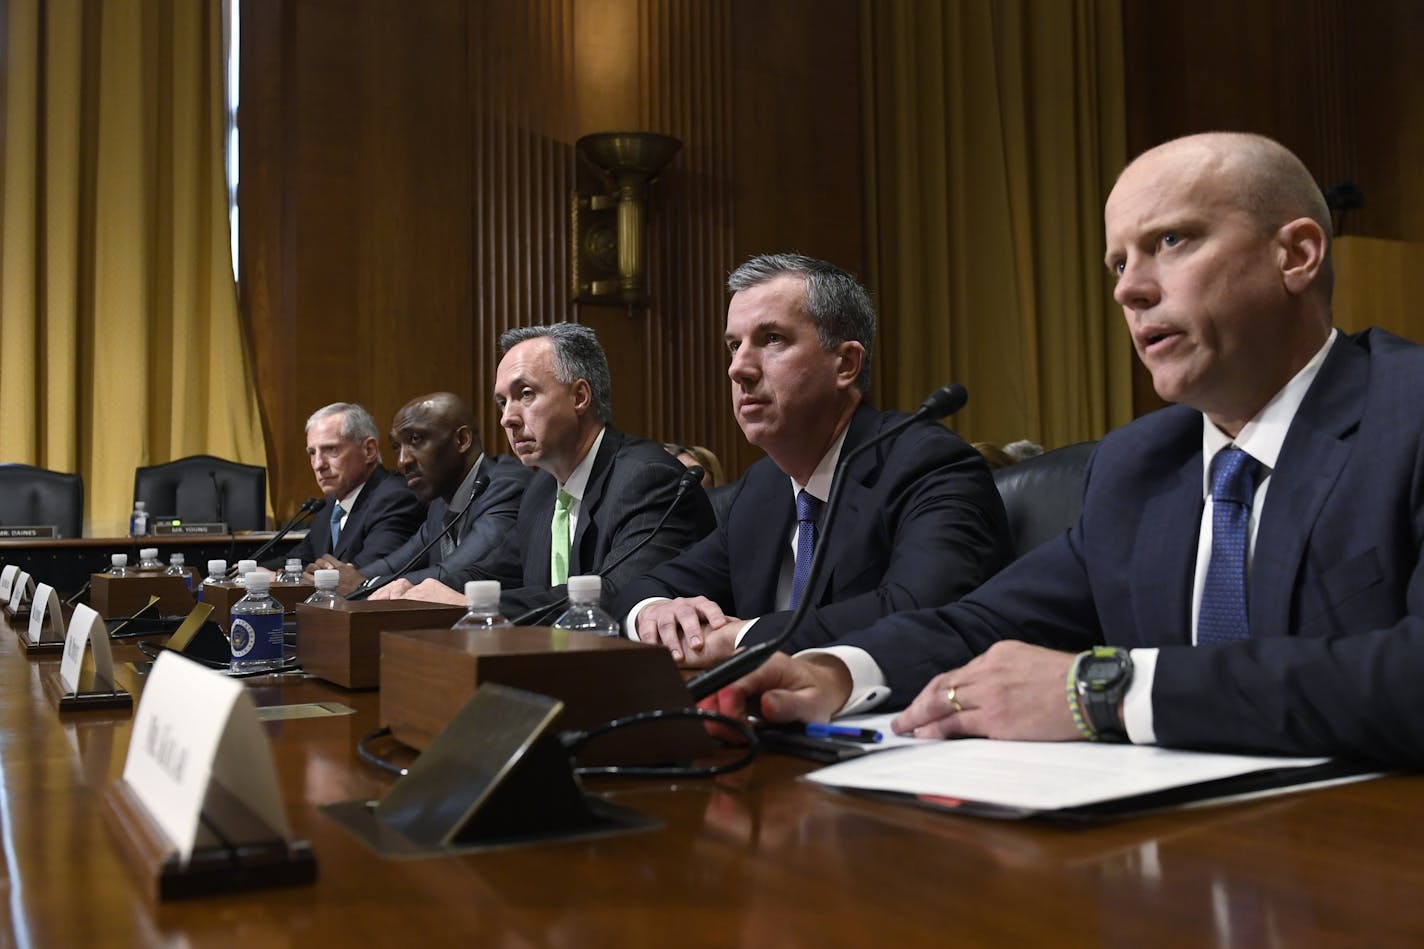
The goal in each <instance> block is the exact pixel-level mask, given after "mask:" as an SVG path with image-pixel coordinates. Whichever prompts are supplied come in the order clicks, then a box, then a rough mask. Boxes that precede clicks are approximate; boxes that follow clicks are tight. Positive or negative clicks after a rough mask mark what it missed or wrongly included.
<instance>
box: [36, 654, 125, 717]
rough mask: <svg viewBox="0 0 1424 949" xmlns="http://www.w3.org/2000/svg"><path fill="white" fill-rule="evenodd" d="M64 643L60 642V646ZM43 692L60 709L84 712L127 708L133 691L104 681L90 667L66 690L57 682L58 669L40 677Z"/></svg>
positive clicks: (62, 710)
mask: <svg viewBox="0 0 1424 949" xmlns="http://www.w3.org/2000/svg"><path fill="white" fill-rule="evenodd" d="M63 645H64V644H63V643H60V646H61V647H62V646H63ZM44 691H45V695H46V696H48V697H49V700H50V702H51V703H52V704H53V705H54V707H55V708H57V709H58V710H59V711H61V712H84V711H89V710H92V709H113V708H122V709H131V708H133V693H131V692H129V691H128V690H127V689H125V688H123V687H122V686H120V685H118V684H116V683H114V682H106V681H105V680H104V679H103V678H102V677H100V676H99V675H97V674H96V673H95V671H94V670H93V669H92V668H86V669H84V670H83V671H82V672H80V674H79V688H78V689H76V690H75V691H73V692H70V691H69V690H67V689H66V688H65V687H64V683H63V682H62V681H60V678H59V670H58V669H56V670H55V671H54V672H52V673H50V674H49V675H46V676H45V677H44Z"/></svg>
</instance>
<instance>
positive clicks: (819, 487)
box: [788, 422, 850, 503]
mask: <svg viewBox="0 0 1424 949" xmlns="http://www.w3.org/2000/svg"><path fill="white" fill-rule="evenodd" d="M849 431H850V423H849V422H847V423H846V425H845V427H844V428H842V429H841V433H840V434H839V435H837V436H836V440H835V441H834V442H832V443H831V449H830V451H828V452H826V453H825V455H823V456H822V457H821V461H820V464H818V465H816V470H815V471H813V472H811V480H809V481H807V482H806V483H805V484H801V483H800V482H798V481H797V480H796V479H795V478H790V479H788V480H790V482H791V494H792V496H793V497H794V496H795V495H797V494H799V493H800V492H801V491H802V490H805V492H806V493H807V494H809V495H811V497H813V498H815V499H816V500H818V501H821V502H822V503H824V502H825V501H826V500H827V499H829V498H830V496H831V482H832V481H834V480H835V477H836V465H837V463H839V462H840V460H841V448H842V447H843V446H844V445H845V439H846V433H847V432H849Z"/></svg>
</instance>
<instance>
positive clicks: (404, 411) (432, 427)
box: [391, 392, 480, 504]
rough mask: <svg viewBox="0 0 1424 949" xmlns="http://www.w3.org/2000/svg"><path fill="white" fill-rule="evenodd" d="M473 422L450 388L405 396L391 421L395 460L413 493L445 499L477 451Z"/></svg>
mask: <svg viewBox="0 0 1424 949" xmlns="http://www.w3.org/2000/svg"><path fill="white" fill-rule="evenodd" d="M479 444H480V437H479V424H478V423H477V422H476V421H475V415H474V413H473V412H471V411H470V407H469V406H468V405H466V404H465V401H464V400H463V399H461V398H460V397H459V396H457V395H455V394H454V393H451V392H432V393H430V394H429V395H422V396H420V397H418V398H415V399H411V400H410V401H409V402H407V403H406V404H405V405H404V406H403V407H402V408H401V410H400V411H399V412H397V413H396V417H395V418H394V419H393V420H392V422H391V448H392V449H393V450H394V451H395V452H396V464H397V467H398V468H399V469H400V472H401V474H403V475H405V478H406V484H408V485H409V486H410V489H411V491H412V492H414V494H415V496H416V497H417V498H419V499H420V500H421V501H422V502H424V503H426V504H428V503H430V502H431V501H433V500H434V499H435V498H437V497H439V498H444V499H445V500H446V501H447V502H448V501H450V500H451V499H452V498H454V496H455V492H456V490H458V489H459V487H460V482H462V481H463V480H464V479H465V476H466V475H467V474H469V472H470V469H471V468H473V467H474V465H475V462H477V461H478V460H479V457H480V447H479Z"/></svg>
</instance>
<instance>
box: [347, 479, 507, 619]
mask: <svg viewBox="0 0 1424 949" xmlns="http://www.w3.org/2000/svg"><path fill="white" fill-rule="evenodd" d="M489 484H490V479H489V475H487V474H485V473H484V472H480V474H479V475H477V476H476V477H475V483H474V486H473V487H474V490H473V491H471V492H470V500H469V502H468V503H467V504H466V505H465V506H464V507H462V508H461V509H460V510H459V512H458V513H456V515H455V516H454V517H452V518H450V523H448V524H446V525H445V528H444V530H442V531H440V533H438V534H436V535H435V536H434V537H432V538H430V541H429V542H428V543H427V544H426V545H425V546H424V547H422V548H420V549H419V550H417V551H416V552H415V556H414V557H411V558H410V559H409V560H407V561H406V563H405V566H403V567H401V568H400V569H399V570H397V571H396V572H395V573H391V574H387V575H386V576H384V577H370V578H369V579H367V580H366V581H365V582H364V583H362V584H361V585H360V586H359V587H357V588H356V589H354V590H352V591H351V592H350V593H348V594H347V595H346V599H348V600H364V599H366V597H368V596H370V595H371V594H372V593H375V592H376V591H377V590H379V589H380V588H381V587H383V586H385V585H386V584H388V583H390V582H391V581H392V580H395V579H398V578H399V577H401V576H403V575H404V574H405V573H406V572H407V571H409V570H410V569H411V568H412V567H414V566H415V565H416V564H417V563H419V562H420V558H421V557H424V556H425V555H426V554H427V553H428V552H429V551H430V548H431V547H434V546H435V545H436V544H437V543H439V542H440V538H442V537H444V536H445V535H446V534H448V533H450V531H451V530H452V529H453V528H454V527H455V525H456V524H458V523H460V521H462V520H464V518H465V515H466V514H468V513H469V512H470V508H472V507H474V506H475V502H476V501H478V500H479V499H480V495H482V494H484V493H485V489H487V488H488V487H489Z"/></svg>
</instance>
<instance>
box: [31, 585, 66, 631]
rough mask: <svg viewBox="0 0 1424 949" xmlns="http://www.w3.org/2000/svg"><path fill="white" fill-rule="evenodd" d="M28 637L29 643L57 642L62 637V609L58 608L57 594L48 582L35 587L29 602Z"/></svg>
mask: <svg viewBox="0 0 1424 949" xmlns="http://www.w3.org/2000/svg"><path fill="white" fill-rule="evenodd" d="M45 633H49V635H48V636H46V635H45ZM29 637H30V638H29V641H30V643H31V644H34V643H57V642H59V641H60V640H61V639H63V638H64V611H63V610H61V609H60V608H59V594H58V593H56V592H54V587H52V586H50V585H49V584H48V583H41V584H40V585H39V586H37V587H35V600H34V602H33V603H31V604H30V630H29Z"/></svg>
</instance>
